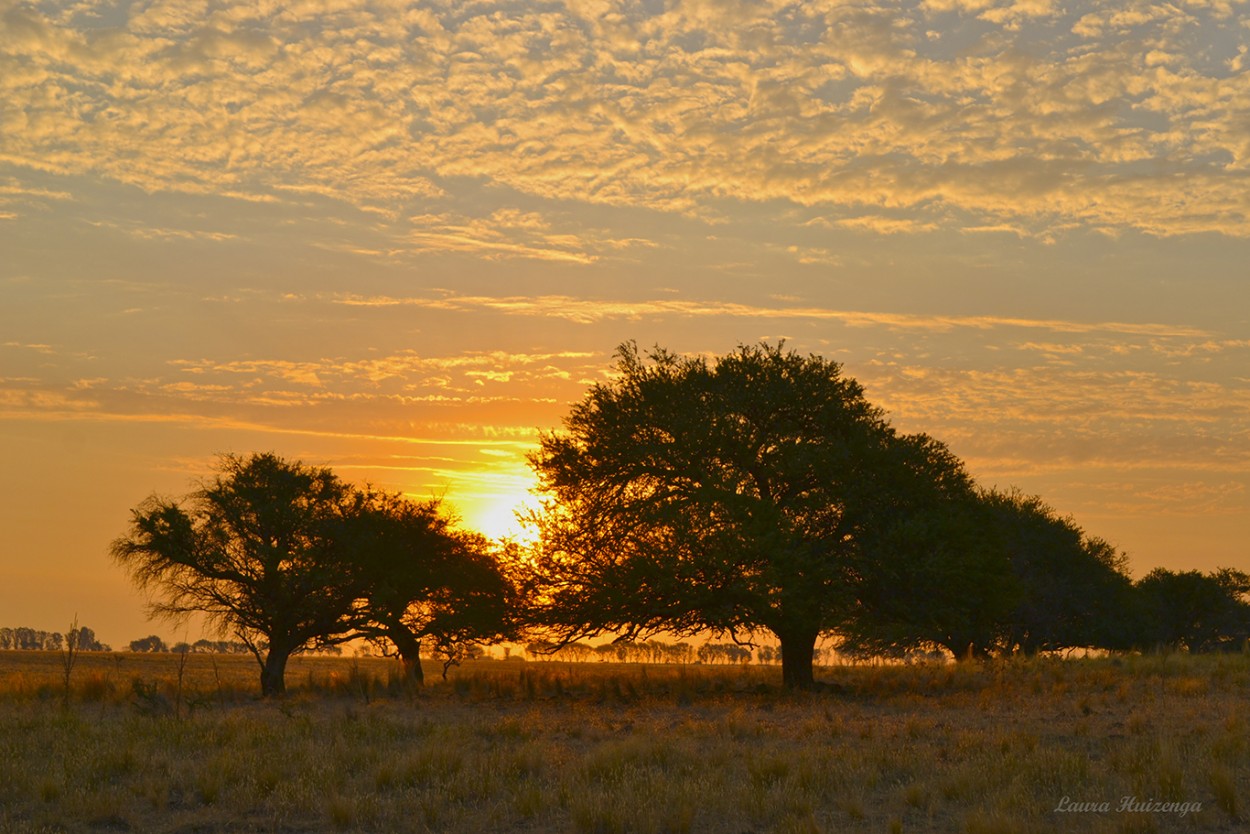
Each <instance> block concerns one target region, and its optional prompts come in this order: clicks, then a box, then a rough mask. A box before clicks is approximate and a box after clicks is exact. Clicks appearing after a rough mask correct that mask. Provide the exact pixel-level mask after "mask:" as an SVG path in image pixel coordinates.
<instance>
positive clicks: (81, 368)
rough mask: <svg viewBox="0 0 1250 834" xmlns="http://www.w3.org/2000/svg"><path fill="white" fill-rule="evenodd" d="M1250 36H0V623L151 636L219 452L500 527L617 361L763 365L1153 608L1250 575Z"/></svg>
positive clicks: (881, 17) (393, 25)
mask: <svg viewBox="0 0 1250 834" xmlns="http://www.w3.org/2000/svg"><path fill="white" fill-rule="evenodd" d="M1247 21H1250V3H1248V2H1246V0H1178V2H1173V3H1153V2H1149V0H1146V2H1140V1H1139V0H1132V2H1129V0H1113V2H1098V3H1095V2H1087V0H1079V1H1078V2H1068V3H1062V4H1061V3H1058V2H1053V1H1052V0H919V2H917V0H906V2H902V3H875V2H872V0H860V1H858V2H842V0H815V1H814V2H813V1H812V0H805V2H783V1H782V0H750V2H748V1H747V0H637V1H636V2H635V1H634V0H628V1H624V0H552V1H551V2H497V1H496V0H481V1H480V2H423V3H408V2H402V1H401V0H336V2H330V3H327V2H321V1H320V0H318V2H315V3H313V2H303V1H302V0H295V2H283V3H276V2H266V1H265V0H262V1H261V2H249V3H241V2H234V0H120V2H115V0H110V2H103V0H79V2H75V3H71V4H65V3H53V2H21V3H18V2H12V0H0V453H2V455H3V458H2V459H3V461H4V470H5V478H4V479H3V481H0V530H2V531H3V543H2V544H0V625H3V626H18V625H28V626H32V627H35V628H42V629H47V630H64V628H65V627H66V626H67V625H68V623H69V621H70V619H71V618H73V617H74V615H75V614H77V615H78V618H79V620H80V621H81V622H83V623H86V624H88V625H90V626H91V627H92V628H94V629H95V630H96V631H97V633H98V634H99V635H100V637H101V638H102V639H104V640H105V641H106V642H112V643H113V644H114V645H124V644H125V643H127V642H129V641H130V640H132V639H135V638H138V637H142V636H145V635H147V634H150V633H153V632H158V633H161V634H163V635H166V636H174V635H173V629H172V628H171V627H169V626H167V625H165V624H152V623H148V622H147V621H146V619H145V616H144V610H143V601H142V598H141V597H140V596H139V595H138V594H137V593H136V592H135V591H134V590H133V589H132V588H131V587H130V585H129V583H128V581H127V579H126V577H125V575H124V574H123V573H122V572H121V571H120V570H119V569H117V568H116V567H115V566H113V565H112V564H111V563H110V561H109V559H108V556H107V548H108V544H109V542H110V541H111V540H112V539H113V538H114V537H116V536H117V535H119V534H121V533H122V532H123V531H124V530H125V527H126V523H127V519H128V511H129V510H130V508H132V507H134V506H135V505H136V504H138V503H139V502H140V501H141V500H142V499H143V498H145V497H146V496H147V495H149V494H150V493H152V492H158V493H161V494H164V495H175V496H176V495H182V494H185V493H186V492H188V491H189V490H190V489H191V488H192V487H193V485H194V481H195V479H197V478H200V477H203V476H205V475H207V474H209V473H210V472H211V470H212V467H213V463H214V455H215V454H218V453H222V452H237V453H247V452H251V451H274V452H277V453H278V454H281V455H283V456H285V457H288V458H293V459H300V460H303V461H304V462H306V463H313V464H320V465H328V466H330V467H332V468H333V469H334V470H335V471H336V472H337V473H339V474H340V475H341V476H343V477H344V478H346V479H348V480H351V481H356V482H362V483H363V482H366V481H367V482H370V483H372V484H374V485H376V486H379V487H383V488H387V489H392V490H400V491H404V492H406V493H409V494H411V495H413V496H415V497H418V498H425V497H428V496H430V495H443V496H445V500H446V501H447V503H448V505H449V506H451V507H454V508H455V509H456V510H457V511H458V512H459V513H460V514H461V515H462V517H463V519H464V523H465V524H466V525H467V526H470V527H474V528H477V529H481V530H483V531H484V532H487V533H490V534H492V535H500V534H503V533H506V532H509V531H514V530H515V525H514V524H513V521H512V511H513V508H514V507H515V506H516V504H517V502H518V501H520V500H522V499H523V498H524V497H525V495H526V491H527V490H528V488H529V487H530V485H531V484H532V482H533V480H532V477H531V475H530V473H529V470H528V467H527V465H526V462H525V454H526V452H527V451H528V450H530V449H532V448H533V447H534V444H535V440H536V438H537V435H538V432H539V431H545V430H550V429H552V428H556V427H557V426H558V425H559V421H560V418H561V417H562V416H563V415H564V414H565V413H566V412H567V410H568V408H569V406H570V405H571V404H572V403H574V402H576V401H577V400H578V399H580V397H581V396H582V395H583V394H584V392H585V391H586V388H587V386H589V385H590V384H592V383H593V382H595V381H598V380H602V379H605V374H607V373H608V372H609V371H610V368H611V363H612V353H613V351H614V349H615V348H616V346H617V345H618V344H619V343H621V342H622V341H625V340H630V339H632V340H636V341H637V342H638V343H639V344H640V345H642V346H644V347H646V346H650V345H654V344H659V345H662V346H664V347H667V348H669V349H671V350H674V351H679V352H687V353H705V354H720V353H725V352H728V351H730V350H732V349H733V348H734V347H735V346H737V345H738V344H740V343H750V342H755V341H758V340H760V339H767V340H770V341H775V340H778V339H785V340H786V344H787V345H788V346H789V347H792V348H794V349H796V350H799V351H802V352H812V353H819V354H821V355H823V356H826V357H828V358H830V359H834V360H836V361H838V362H841V363H843V365H844V368H845V371H846V372H847V373H848V374H850V375H852V376H854V377H856V378H857V379H859V380H860V381H861V382H862V383H863V384H864V385H865V387H866V389H867V394H868V397H869V398H870V399H871V400H872V401H873V402H874V403H876V404H878V405H880V406H882V407H884V408H885V409H887V410H888V412H889V414H890V416H891V419H892V421H893V422H894V424H895V425H896V426H898V427H899V428H900V429H903V430H905V431H925V432H928V433H930V434H932V435H934V436H936V437H938V438H940V439H942V440H944V441H946V442H947V443H948V444H949V445H950V447H951V448H952V449H953V451H954V452H955V453H956V454H958V455H960V456H961V457H962V458H963V459H964V460H965V461H966V462H967V464H968V466H969V468H970V470H971V471H972V472H973V474H974V475H975V476H976V477H977V478H978V480H979V481H980V482H981V483H982V484H984V485H986V486H993V485H997V486H1000V487H1009V486H1017V487H1019V488H1020V489H1022V490H1024V491H1026V492H1029V493H1037V494H1040V495H1042V496H1043V497H1044V498H1046V499H1047V500H1048V501H1049V502H1050V503H1051V504H1052V505H1054V506H1055V507H1057V508H1059V509H1060V510H1061V511H1062V512H1064V513H1070V514H1071V515H1072V516H1073V517H1074V518H1075V519H1076V520H1077V522H1078V523H1079V524H1081V525H1082V526H1083V527H1084V528H1085V529H1086V530H1088V531H1089V532H1091V533H1093V534H1095V535H1099V536H1102V537H1104V538H1107V539H1108V540H1110V541H1112V542H1113V543H1115V544H1116V545H1117V546H1118V547H1120V548H1121V549H1123V550H1124V551H1126V552H1127V553H1128V555H1129V558H1130V562H1131V567H1132V570H1133V571H1134V572H1135V573H1136V574H1137V575H1141V574H1144V573H1145V572H1146V571H1148V570H1149V569H1151V568H1152V567H1155V566H1164V567H1169V568H1172V569H1189V568H1198V569H1202V570H1210V569H1213V568H1215V567H1217V566H1229V567H1236V568H1240V569H1242V570H1250V270H1248V267H1247V265H1248V264H1250V131H1248V130H1247V127H1246V126H1247V125H1248V124H1250V58H1248V57H1247V56H1248V54H1250V24H1248V23H1247ZM179 636H180V635H179ZM190 636H191V638H192V639H194V638H195V637H196V636H197V635H194V634H193V635H190Z"/></svg>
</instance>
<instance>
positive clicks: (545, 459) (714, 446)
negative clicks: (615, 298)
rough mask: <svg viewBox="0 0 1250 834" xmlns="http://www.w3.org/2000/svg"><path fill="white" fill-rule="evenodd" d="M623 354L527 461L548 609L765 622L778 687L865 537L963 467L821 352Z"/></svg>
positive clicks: (673, 626) (719, 622)
mask: <svg viewBox="0 0 1250 834" xmlns="http://www.w3.org/2000/svg"><path fill="white" fill-rule="evenodd" d="M617 357H618V363H617V368H616V376H615V378H614V379H613V380H612V381H611V382H608V383H601V384H597V385H595V386H594V387H592V388H591V390H590V391H589V393H588V394H587V396H586V398H585V399H584V400H583V401H582V402H581V403H580V404H578V405H576V406H575V407H574V408H573V409H572V411H571V412H570V414H569V415H568V417H566V418H565V420H564V430H563V431H560V432H555V433H551V434H547V435H544V436H543V437H542V438H541V441H540V449H539V450H538V451H537V452H536V453H535V454H534V455H533V456H532V457H531V463H532V465H533V467H534V469H535V471H536V472H537V474H538V477H539V479H540V486H541V489H542V490H543V491H544V492H545V493H546V495H547V496H548V500H546V502H545V503H544V505H543V508H542V509H541V510H540V511H539V512H537V513H536V514H535V515H534V517H533V521H534V522H535V524H536V526H537V528H538V530H539V533H540V541H541V545H540V549H539V557H538V569H539V575H540V576H541V578H542V596H541V598H540V600H539V602H540V606H539V613H540V621H541V622H542V623H543V624H544V625H546V626H547V627H549V628H551V629H552V630H554V631H555V632H556V633H557V634H558V635H559V636H560V638H561V639H564V640H571V639H576V638H577V637H580V636H587V635H593V634H598V633H601V632H603V631H614V632H617V633H619V634H622V635H624V636H625V637H627V638H631V637H640V636H644V635H646V634H652V633H657V632H662V631H666V632H671V633H678V634H680V633H693V632H697V631H701V630H711V631H713V632H721V633H730V634H742V635H748V636H749V635H750V634H752V633H755V632H758V631H766V632H769V633H771V634H773V635H775V636H776V638H777V639H778V641H779V642H780V644H781V652H782V667H783V677H784V679H785V682H786V684H787V685H789V686H806V685H811V684H812V682H813V681H812V659H813V652H814V647H815V642H816V639H817V637H818V635H820V634H822V633H827V632H829V631H831V630H833V629H835V628H837V627H838V626H840V625H841V624H843V623H844V622H845V621H846V617H847V613H848V611H849V610H850V609H851V608H852V607H853V599H852V596H851V591H852V585H851V582H850V578H851V573H850V572H851V571H852V570H853V568H854V563H855V560H856V558H857V556H858V554H859V552H860V549H861V545H862V543H863V542H864V540H865V539H866V538H868V537H869V536H871V535H874V533H873V532H872V531H875V530H877V529H879V528H881V527H882V526H884V525H888V524H893V523H895V522H896V521H897V520H898V519H899V518H900V517H901V516H904V515H906V514H907V513H910V512H911V511H912V510H913V508H916V507H921V506H927V505H929V504H931V503H934V502H939V501H941V500H944V499H943V496H945V495H947V494H951V495H955V494H962V493H964V492H966V491H967V490H968V489H969V485H970V481H969V480H968V478H967V476H966V474H965V473H964V472H963V470H962V467H961V466H959V464H958V461H956V460H955V459H954V458H953V456H951V455H950V454H949V452H948V451H947V450H946V449H945V447H943V446H942V445H941V444H940V443H938V442H936V441H934V440H933V439H931V438H928V437H926V436H924V435H900V434H898V433H897V432H895V431H894V429H893V428H891V427H890V425H889V424H888V423H887V422H886V420H885V418H884V416H883V414H882V412H881V411H880V410H879V409H877V408H875V407H873V406H872V405H871V404H869V403H868V401H867V400H866V399H865V398H864V395H863V390H862V388H861V387H860V385H859V384H858V383H857V382H855V381H854V380H853V379H850V378H848V377H845V376H843V375H842V373H841V368H840V366H839V365H838V364H837V363H834V362H830V361H827V360H825V359H822V358H820V357H817V356H807V357H804V356H800V355H798V354H796V353H794V352H786V351H784V350H783V349H782V346H780V345H778V346H769V345H767V344H761V345H754V346H743V347H740V348H739V349H738V350H737V351H735V352H733V353H731V354H729V355H727V356H724V357H720V358H719V359H717V360H716V361H715V362H714V363H709V362H708V361H707V360H705V359H703V358H698V357H695V358H682V357H678V356H676V355H675V354H672V353H669V352H667V351H664V350H662V349H656V350H655V351H654V352H652V353H651V354H649V355H648V356H647V357H645V358H644V357H643V356H642V355H640V354H639V352H638V350H637V348H636V347H635V346H634V345H632V344H626V345H623V346H622V347H621V348H620V349H619V351H618V354H617Z"/></svg>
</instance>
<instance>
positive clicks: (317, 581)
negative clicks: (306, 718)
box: [112, 453, 357, 695]
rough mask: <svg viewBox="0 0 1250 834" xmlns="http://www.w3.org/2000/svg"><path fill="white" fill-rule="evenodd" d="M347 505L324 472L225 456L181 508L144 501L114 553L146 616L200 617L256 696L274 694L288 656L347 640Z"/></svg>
mask: <svg viewBox="0 0 1250 834" xmlns="http://www.w3.org/2000/svg"><path fill="white" fill-rule="evenodd" d="M356 502H357V498H356V497H355V496H354V495H353V493H352V491H351V490H350V489H349V488H348V487H347V486H346V485H345V484H344V483H342V482H341V481H340V480H339V479H338V478H337V477H335V475H334V474H333V473H332V472H331V471H330V470H328V469H321V468H314V467H308V466H304V465H303V464H301V463H290V462H287V461H285V460H283V459H281V458H279V457H278V456H276V455H274V454H272V453H265V454H254V455H251V456H249V457H238V456H235V455H226V456H223V457H222V458H221V464H220V468H219V472H218V474H217V476H216V477H215V478H213V479H212V480H211V481H210V482H208V483H206V484H204V485H203V487H202V488H201V489H199V490H198V491H196V492H194V493H193V494H192V495H191V496H189V497H188V498H187V499H186V500H185V501H184V502H181V503H180V502H177V501H170V500H167V499H163V498H159V497H155V496H153V497H151V498H149V499H148V500H147V501H145V502H144V503H143V504H142V505H141V506H140V507H138V508H137V509H135V510H134V511H133V512H132V514H131V524H130V532H129V534H128V535H126V536H123V537H121V538H119V539H117V540H116V541H114V542H113V546H112V552H113V556H114V558H115V559H116V560H117V561H118V562H119V563H121V564H122V565H123V566H124V567H126V569H127V570H128V571H129V572H130V575H131V577H132V578H133V579H134V580H135V582H136V583H137V584H138V585H139V586H140V587H142V588H144V589H146V590H148V591H149V592H151V600H152V601H151V605H150V609H151V612H152V613H153V614H154V615H156V616H161V617H166V618H171V619H174V620H179V619H182V618H185V617H186V616H188V615H190V614H193V613H202V614H204V615H206V616H207V618H208V620H209V622H210V623H211V624H213V625H216V626H217V627H218V628H220V629H221V631H223V632H230V633H233V634H234V635H236V636H237V637H238V639H239V640H241V641H243V642H244V643H246V644H247V645H248V647H249V648H250V649H251V650H252V652H253V654H254V655H255V656H256V659H257V662H258V663H259V664H260V666H261V692H262V693H263V694H264V695H278V694H281V693H283V692H284V691H285V671H286V664H287V661H288V659H289V658H290V656H291V655H292V654H293V653H295V652H299V651H303V650H305V649H307V648H311V647H313V646H316V645H332V644H334V643H338V642H343V641H345V640H348V639H350V638H351V636H352V631H353V628H354V625H355V619H354V606H353V603H354V602H355V599H356V596H357V594H356V590H355V588H354V587H352V586H351V585H350V584H349V583H344V582H343V581H342V578H343V577H344V575H346V574H347V573H348V572H347V571H346V570H345V565H346V564H347V560H348V558H349V556H348V554H346V553H345V552H344V550H343V548H342V547H341V539H342V534H343V530H344V526H345V524H346V522H347V520H348V519H349V518H350V517H351V514H352V511H353V509H354V506H355V504H356Z"/></svg>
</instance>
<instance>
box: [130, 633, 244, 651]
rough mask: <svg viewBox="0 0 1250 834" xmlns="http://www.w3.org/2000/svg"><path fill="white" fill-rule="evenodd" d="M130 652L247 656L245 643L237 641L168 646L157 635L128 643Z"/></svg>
mask: <svg viewBox="0 0 1250 834" xmlns="http://www.w3.org/2000/svg"><path fill="white" fill-rule="evenodd" d="M130 650H131V651H132V652H172V653H174V654H184V653H189V654H247V652H248V648H247V645H246V644H245V643H240V642H239V641H237V640H208V639H201V640H196V641H195V642H194V643H187V642H185V641H182V642H178V643H174V644H173V645H172V646H170V645H168V644H167V643H166V642H165V641H164V640H162V639H161V638H160V637H158V636H157V635H155V634H153V635H151V636H149V637H143V638H140V639H138V640H131V641H130Z"/></svg>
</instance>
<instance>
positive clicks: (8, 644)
mask: <svg viewBox="0 0 1250 834" xmlns="http://www.w3.org/2000/svg"><path fill="white" fill-rule="evenodd" d="M76 633H77V637H78V641H77V646H76V649H77V651H83V652H108V651H112V649H111V648H110V647H109V646H107V645H105V644H104V643H101V642H100V641H99V640H97V639H96V636H95V632H94V631H92V630H91V629H90V628H87V627H86V626H79V627H78V631H77V632H76ZM64 647H65V635H64V634H62V633H61V632H59V631H39V630H38V629H34V628H23V627H19V628H0V650H5V649H7V650H18V651H50V652H59V651H61V650H62V649H63V648H64Z"/></svg>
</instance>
